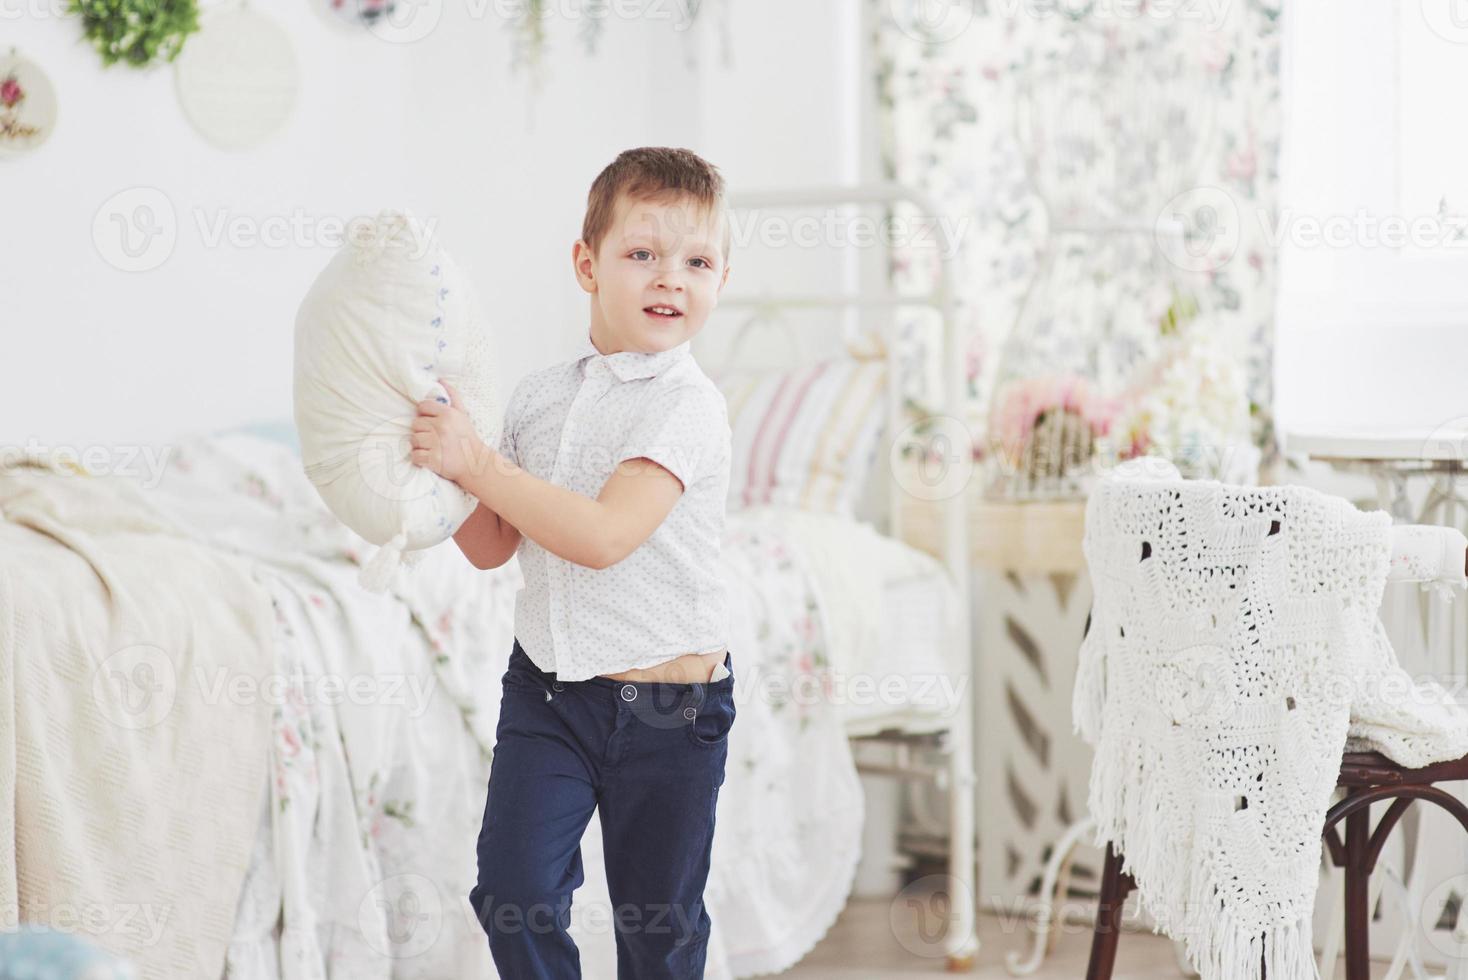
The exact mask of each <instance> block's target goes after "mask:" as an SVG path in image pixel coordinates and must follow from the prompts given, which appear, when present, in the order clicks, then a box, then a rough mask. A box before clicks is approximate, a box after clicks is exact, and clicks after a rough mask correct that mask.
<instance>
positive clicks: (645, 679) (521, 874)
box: [412, 147, 735, 980]
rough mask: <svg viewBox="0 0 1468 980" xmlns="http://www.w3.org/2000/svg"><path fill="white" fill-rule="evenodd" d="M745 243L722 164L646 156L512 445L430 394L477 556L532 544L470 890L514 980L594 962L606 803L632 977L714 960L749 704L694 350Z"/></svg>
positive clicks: (723, 451) (596, 250) (623, 958)
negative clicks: (737, 676)
mask: <svg viewBox="0 0 1468 980" xmlns="http://www.w3.org/2000/svg"><path fill="white" fill-rule="evenodd" d="M728 251H729V224H728V219H727V215H726V214H725V203H724V181H723V178H722V177H721V176H720V175H719V173H718V171H717V170H716V168H714V167H713V166H711V165H710V164H708V163H707V162H705V161H704V160H702V159H700V158H699V157H698V156H697V155H695V154H693V153H691V152H689V151H687V150H682V149H671V148H662V147H648V148H642V149H636V150H628V151H626V152H624V153H622V154H620V155H619V156H618V157H617V159H616V160H615V161H614V162H613V163H612V164H611V165H609V166H608V167H607V168H606V169H605V170H603V171H602V173H601V174H600V175H599V176H598V177H597V178H596V180H595V182H594V183H593V184H592V187H591V192H590V195H589V197H588V201H587V210H586V216H585V219H584V221H583V225H582V236H581V239H580V240H578V241H577V242H576V243H575V245H574V246H573V249H572V256H571V257H572V263H573V265H574V268H575V273H576V279H577V282H579V283H580V284H581V288H582V289H584V290H585V291H586V292H587V293H589V294H590V303H591V325H590V331H589V334H588V336H587V338H586V340H585V341H584V342H583V343H582V344H581V346H580V349H579V350H578V352H577V354H576V356H575V357H574V358H573V359H572V360H571V361H569V362H566V363H562V364H557V365H554V366H552V367H550V368H547V369H544V370H542V371H538V372H535V373H532V374H531V375H529V376H527V377H526V378H525V379H523V380H522V381H521V382H520V384H519V385H517V386H516V388H515V390H514V393H513V394H512V395H511V396H510V401H509V404H508V406H507V407H506V410H505V427H504V435H503V437H502V438H501V440H500V449H499V451H498V452H495V451H494V450H492V449H490V448H489V447H488V446H486V445H484V444H483V443H482V442H481V441H479V440H478V439H476V438H475V436H474V432H473V427H472V426H471V424H470V423H469V419H468V416H467V415H466V414H465V413H464V412H463V411H462V410H461V409H460V408H459V400H458V396H457V393H456V392H454V391H453V390H452V389H450V390H449V394H450V398H451V402H450V404H449V405H443V404H441V403H439V402H437V401H434V400H431V399H430V400H426V401H423V402H420V403H419V405H418V411H419V413H420V414H419V417H418V418H417V419H416V420H415V421H414V423H413V434H412V445H413V451H412V459H413V462H414V463H417V464H419V465H422V466H427V467H429V468H430V469H432V470H433V471H434V472H437V473H439V474H440V475H442V476H444V477H446V478H448V479H451V480H454V481H456V482H458V483H459V484H460V485H461V486H463V487H464V488H465V489H466V490H468V491H469V492H470V493H472V494H473V495H474V496H475V497H477V498H478V499H479V501H480V505H479V506H478V507H477V508H476V509H475V511H474V513H473V514H472V515H471V516H470V517H469V519H468V520H467V521H465V523H464V525H463V527H462V528H461V529H460V530H459V531H458V532H457V533H456V534H455V535H454V540H455V541H457V542H458V544H459V547H460V548H461V549H462V550H463V552H464V554H465V556H466V557H467V558H468V559H469V560H470V562H472V563H473V564H474V566H475V567H477V568H495V567H498V566H499V565H502V564H503V563H504V562H506V561H508V560H509V558H510V556H511V555H513V554H516V553H517V552H518V553H519V555H520V562H521V568H522V569H523V571H524V574H525V587H524V588H523V589H521V590H520V592H519V594H518V595H517V596H516V603H515V643H514V648H513V651H512V652H511V655H510V664H509V669H508V670H507V671H506V672H505V675H504V677H503V686H504V693H503V696H502V699H501V704H500V719H499V726H498V729H497V731H496V747H495V754H494V760H493V762H492V763H491V768H490V781H489V792H488V796H487V799H486V802H485V808H484V823H483V827H482V829H481V830H480V835H479V845H478V855H479V880H478V883H477V884H476V885H475V887H474V888H473V889H472V890H471V892H470V894H469V899H470V902H471V903H472V904H473V906H474V909H475V912H476V913H477V914H478V916H479V921H480V923H481V924H482V925H483V927H484V929H485V931H486V933H488V936H489V945H490V951H491V953H492V955H493V957H494V961H495V965H496V967H497V968H498V970H499V972H500V975H501V976H503V977H505V978H507V980H510V978H513V980H529V978H534V977H544V978H556V980H564V978H568V977H577V976H579V975H580V959H579V954H578V952H577V949H576V945H575V943H574V942H573V941H572V940H571V938H570V936H569V935H568V934H567V931H566V929H567V926H568V925H569V923H570V904H571V893H572V892H573V891H574V890H575V889H576V888H577V887H578V886H580V884H581V883H582V881H583V878H584V876H583V873H582V867H581V848H580V840H581V836H582V833H583V831H584V829H585V827H586V824H587V822H588V821H589V820H590V819H591V814H592V811H593V810H594V809H595V810H597V811H598V812H599V815H600V820H601V829H602V838H603V841H604V845H605V852H606V874H607V884H608V886H609V891H610V895H611V900H612V910H611V912H612V920H613V927H614V929H615V934H616V942H617V975H618V976H619V977H636V978H637V980H654V978H660V977H677V978H680V980H686V978H689V977H701V976H702V975H703V970H704V961H705V957H706V953H707V944H708V938H709V929H710V919H709V916H708V913H707V912H706V911H705V909H704V907H703V888H704V884H705V881H706V879H707V877H708V869H709V856H710V851H711V848H712V844H713V828H714V810H715V804H716V802H717V799H718V791H719V787H720V786H721V785H722V784H723V781H724V764H725V760H726V758H727V754H728V735H729V731H730V729H731V727H732V725H733V722H734V714H735V712H734V701H733V686H734V681H733V674H732V673H731V667H732V658H731V654H730V652H729V650H728V647H727V637H728V599H727V593H726V586H725V583H724V582H723V581H722V580H721V579H720V576H719V569H720V563H719V543H720V539H721V537H722V532H723V526H724V507H725V498H726V495H727V493H728V485H729V454H730V432H729V422H728V415H727V411H726V406H725V402H724V398H723V396H722V394H721V393H720V392H719V390H718V388H717V387H715V386H714V385H713V383H712V382H711V381H710V380H709V379H708V377H707V376H706V375H704V373H703V371H702V370H701V369H700V368H699V367H698V365H697V363H696V362H695V361H694V359H693V356H692V353H691V351H690V344H691V340H692V338H693V336H694V334H696V333H698V331H699V330H700V329H701V328H702V327H703V325H704V323H705V322H706V320H707V319H708V315H709V313H710V312H712V310H713V309H714V307H715V305H716V303H717V300H718V295H719V292H720V291H721V290H722V289H723V287H724V283H725V282H726V281H727V280H728V278H729V267H728V264H727V257H728ZM522 535H523V537H522ZM522 643H523V645H522Z"/></svg>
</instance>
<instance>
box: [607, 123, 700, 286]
mask: <svg viewBox="0 0 1468 980" xmlns="http://www.w3.org/2000/svg"><path fill="white" fill-rule="evenodd" d="M623 194H625V195H627V196H628V197H629V198H631V199H632V200H634V201H642V200H650V201H658V202H660V203H664V202H667V201H669V200H676V199H678V198H687V199H689V200H691V201H692V202H693V203H694V204H695V205H696V207H697V208H698V210H699V211H701V212H702V213H704V214H711V215H714V216H716V218H719V219H722V221H721V224H722V225H723V229H724V232H723V241H722V242H721V243H720V248H722V249H723V260H724V262H725V263H726V264H727V263H728V261H729V217H728V204H727V202H726V201H725V199H724V178H723V176H722V175H721V174H720V173H719V168H718V167H715V166H714V165H713V164H711V163H709V162H708V161H707V160H705V159H704V158H703V157H701V156H699V155H698V154H697V153H694V152H693V151H692V150H685V149H682V148H680V147H672V146H643V147H639V148H637V149H635V150H623V151H622V152H621V153H619V154H617V159H615V160H613V161H612V162H611V163H609V164H607V166H606V169H604V170H603V171H602V172H601V173H599V174H597V177H596V180H594V181H592V183H591V192H590V193H589V194H588V195H587V198H586V217H585V218H583V219H582V222H581V240H582V241H584V242H586V244H587V245H588V246H590V247H591V250H592V252H593V253H595V252H596V250H597V249H598V248H600V247H601V240H602V238H603V237H604V236H605V235H606V233H607V231H608V230H609V229H610V228H611V224H612V221H613V219H614V218H615V217H616V214H617V200H618V198H619V197H620V196H622V195H623Z"/></svg>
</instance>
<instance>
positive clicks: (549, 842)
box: [469, 639, 734, 980]
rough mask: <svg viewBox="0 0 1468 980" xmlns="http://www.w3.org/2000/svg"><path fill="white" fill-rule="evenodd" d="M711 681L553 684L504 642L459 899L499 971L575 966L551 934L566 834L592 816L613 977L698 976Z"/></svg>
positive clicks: (728, 685)
mask: <svg viewBox="0 0 1468 980" xmlns="http://www.w3.org/2000/svg"><path fill="white" fill-rule="evenodd" d="M724 666H725V667H727V668H729V671H730V674H729V676H728V677H725V678H722V679H720V680H718V681H715V682H714V683H712V684H664V683H641V682H639V683H623V682H621V681H614V680H610V679H608V678H605V677H592V678H588V679H587V680H583V681H565V682H562V681H558V680H557V679H556V675H555V673H554V672H551V673H546V672H544V671H542V670H540V668H538V667H536V666H535V664H534V662H533V661H531V659H530V657H529V655H527V654H526V653H525V651H524V649H522V648H521V646H520V641H519V640H518V639H517V640H516V641H515V646H514V650H513V651H512V652H511V654H510V665H509V669H508V670H506V671H505V674H504V677H503V678H502V684H503V686H504V693H503V695H502V697H501V700H500V719H499V726H498V727H497V728H496V730H495V750H494V760H493V761H492V762H491V764H490V776H489V793H488V797H487V798H486V800H485V804H484V824H483V826H482V827H481V828H480V831H479V847H478V851H479V880H478V883H477V884H476V885H475V886H474V888H473V889H472V890H471V891H470V892H469V901H470V902H471V903H472V904H473V907H474V911H475V913H476V914H477V915H478V917H479V922H480V925H482V926H483V927H484V931H485V933H486V934H487V935H488V936H489V949H490V953H491V955H493V957H494V962H495V967H496V968H497V969H498V971H499V974H500V976H501V977H504V978H505V980H532V978H545V980H568V978H575V977H579V976H580V975H581V960H580V954H579V953H578V951H577V949H576V944H575V942H574V941H572V939H571V937H570V935H569V934H568V933H567V931H566V930H567V927H568V926H569V925H570V922H571V893H572V892H574V891H575V890H576V889H577V888H578V887H580V885H581V883H582V881H583V880H584V877H585V876H584V874H583V870H582V865H581V835H582V833H583V832H584V831H585V829H586V825H587V823H588V822H589V821H590V820H591V814H592V811H593V810H595V811H596V812H598V813H599V814H600V819H601V832H602V842H603V848H604V852H605V854H604V856H605V861H606V874H607V886H608V890H609V892H610V898H611V903H612V907H611V909H610V910H605V911H602V910H598V911H600V912H602V914H599V915H597V916H596V918H595V920H594V921H599V922H607V921H608V919H610V921H611V925H612V928H613V929H614V930H615V936H616V942H617V976H618V978H628V980H631V978H636V980H660V978H664V977H669V978H671V977H677V978H678V980H689V978H692V977H702V976H703V971H704V960H705V958H706V956H707V952H708V938H709V928H710V921H709V915H708V912H707V911H705V910H704V906H703V888H704V883H705V882H706V881H707V879H708V872H709V854H710V851H711V850H712V847H713V840H714V810H715V807H716V805H717V803H718V799H719V787H720V786H722V785H723V782H724V763H725V760H726V759H727V758H728V746H729V731H730V729H731V728H732V727H733V724H734V674H733V669H734V668H733V662H732V655H731V654H726V655H725V657H724Z"/></svg>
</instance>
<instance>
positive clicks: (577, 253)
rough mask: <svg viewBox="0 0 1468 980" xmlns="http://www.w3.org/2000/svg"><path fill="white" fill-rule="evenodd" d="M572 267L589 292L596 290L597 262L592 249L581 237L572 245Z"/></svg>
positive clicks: (579, 281) (577, 278) (577, 279)
mask: <svg viewBox="0 0 1468 980" xmlns="http://www.w3.org/2000/svg"><path fill="white" fill-rule="evenodd" d="M571 268H572V271H574V272H575V273H576V281H577V282H578V283H580V284H581V288H582V289H584V290H586V291H587V292H588V293H594V292H596V262H595V261H594V256H593V255H592V253H591V249H590V248H589V247H587V244H586V242H584V241H583V240H581V239H579V238H578V239H576V241H575V242H574V243H573V244H572V245H571Z"/></svg>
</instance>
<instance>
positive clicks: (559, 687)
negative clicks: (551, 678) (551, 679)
mask: <svg viewBox="0 0 1468 980" xmlns="http://www.w3.org/2000/svg"><path fill="white" fill-rule="evenodd" d="M551 687H553V688H555V689H556V690H557V691H564V690H565V689H566V686H565V685H564V684H562V683H561V682H560V681H556V682H555V683H554V684H552V685H551Z"/></svg>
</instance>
